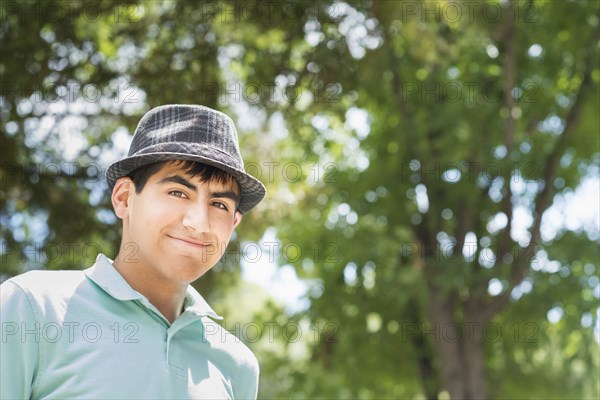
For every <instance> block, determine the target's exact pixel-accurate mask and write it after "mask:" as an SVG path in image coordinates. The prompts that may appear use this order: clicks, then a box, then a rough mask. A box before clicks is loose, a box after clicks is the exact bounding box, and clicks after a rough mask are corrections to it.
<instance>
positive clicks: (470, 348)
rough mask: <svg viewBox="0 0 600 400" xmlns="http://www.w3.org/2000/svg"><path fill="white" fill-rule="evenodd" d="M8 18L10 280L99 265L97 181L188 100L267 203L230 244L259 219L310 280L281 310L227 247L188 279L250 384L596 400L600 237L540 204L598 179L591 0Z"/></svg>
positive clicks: (101, 194) (9, 11)
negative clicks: (145, 121) (239, 345)
mask: <svg viewBox="0 0 600 400" xmlns="http://www.w3.org/2000/svg"><path fill="white" fill-rule="evenodd" d="M1 7H2V19H1V20H0V39H1V48H0V60H1V61H0V81H1V83H2V87H1V90H2V93H1V96H0V105H1V111H0V124H1V127H2V135H1V136H0V140H1V144H0V148H1V150H0V151H1V156H2V158H1V164H0V165H1V168H0V178H1V180H2V187H1V191H0V210H1V214H0V223H1V226H2V233H1V245H2V254H1V255H0V256H1V257H2V264H1V269H0V274H2V279H5V278H7V277H9V276H13V275H16V274H18V273H21V272H23V271H25V270H28V269H32V268H47V269H77V268H85V267H87V266H89V265H90V264H91V263H92V262H93V260H94V259H95V254H96V253H97V252H98V251H102V252H104V253H106V254H107V255H108V256H111V257H112V256H114V255H115V254H114V249H116V248H117V244H118V241H119V237H120V236H119V229H120V227H119V224H118V221H117V220H116V218H115V217H114V215H113V214H112V210H111V207H110V201H109V196H108V193H107V191H106V189H105V183H104V177H103V175H102V172H103V170H104V169H105V168H106V167H107V166H108V164H109V163H110V162H112V161H114V160H116V159H118V158H120V157H121V156H123V155H124V153H125V151H126V149H125V148H123V144H122V143H123V142H124V139H123V138H125V137H127V136H128V134H129V133H131V132H133V130H134V128H135V125H136V123H137V121H138V120H139V118H140V116H141V115H142V114H143V113H144V112H145V111H146V110H147V109H149V108H150V107H154V106H157V105H161V104H167V103H196V104H205V105H207V106H211V107H215V108H218V109H222V110H224V111H226V112H228V113H230V114H231V115H233V116H236V118H237V122H238V126H239V131H240V142H241V147H242V152H243V153H244V158H245V160H246V165H247V166H248V170H249V171H250V172H252V173H253V174H255V175H256V176H258V177H259V178H260V179H261V180H262V181H263V182H264V183H265V184H266V185H267V188H268V192H269V195H268V198H267V199H266V200H265V201H264V202H263V203H262V204H261V205H259V206H258V207H257V208H256V209H255V210H253V211H252V212H251V213H249V214H248V215H246V216H245V217H244V223H243V224H242V225H241V226H240V228H239V229H238V231H237V233H236V235H235V237H234V240H233V243H232V244H231V248H232V249H233V250H232V252H231V253H232V254H235V253H236V252H238V250H239V249H242V248H243V244H244V243H247V242H248V241H260V240H261V239H262V238H264V237H265V236H264V233H265V231H266V230H267V228H269V227H272V228H271V229H274V232H276V237H277V239H278V240H279V241H281V243H282V244H293V245H294V246H295V248H298V249H300V254H297V256H293V257H291V256H289V254H287V257H286V255H280V259H279V260H278V264H280V265H283V264H290V265H292V266H293V267H294V268H295V270H296V273H297V274H298V276H300V277H301V278H303V279H306V282H307V285H308V287H309V290H308V293H307V298H308V300H309V301H310V306H309V307H308V308H307V309H306V310H304V311H301V312H298V313H295V314H293V315H289V312H285V311H284V308H283V306H282V305H281V304H278V303H277V301H275V300H273V299H272V298H270V295H269V293H268V292H266V291H265V289H262V288H259V287H257V286H254V285H250V284H248V283H245V282H243V281H242V280H241V279H240V274H239V268H238V266H239V261H240V257H230V256H228V257H225V258H224V260H223V261H222V262H220V263H219V264H218V265H217V266H216V267H215V268H214V269H213V270H212V271H211V272H209V273H208V274H207V275H205V276H204V277H203V278H202V279H200V281H199V282H198V283H197V284H195V285H196V286H197V287H198V288H199V289H200V291H201V292H202V293H203V294H204V295H205V296H206V297H208V298H209V300H211V301H212V302H213V303H214V304H215V305H216V306H215V308H217V310H218V312H219V313H222V314H225V316H226V317H227V319H226V321H225V324H226V327H227V328H228V329H230V330H232V331H234V333H238V334H240V336H241V337H242V338H243V339H245V340H246V341H247V342H248V344H249V345H250V346H251V347H252V348H253V349H254V350H255V351H256V352H257V355H258V356H259V359H260V360H261V371H262V372H261V386H260V393H259V394H260V397H262V398H281V397H291V398H314V397H328V398H365V399H367V398H437V397H438V396H440V397H444V396H448V394H450V395H451V396H453V397H456V398H481V397H492V398H494V397H495V398H521V397H523V396H527V397H533V398H548V397H552V398H597V397H598V396H599V395H600V388H599V386H598V382H597V381H596V380H595V379H594V378H593V377H594V376H597V375H598V372H599V364H600V356H599V349H598V332H597V331H596V333H595V334H594V327H597V326H598V301H599V300H598V298H599V296H600V291H599V290H600V289H599V288H600V282H599V279H598V268H599V267H600V263H599V262H598V261H599V259H598V255H599V254H598V246H597V242H598V238H599V228H598V225H597V221H592V223H591V224H587V225H585V227H581V226H580V227H575V228H570V226H571V225H572V224H571V225H570V224H569V221H564V220H561V221H559V224H558V226H556V222H554V223H552V221H550V220H551V217H550V216H549V215H550V211H549V210H551V209H550V208H549V207H550V206H552V205H553V204H554V205H555V206H557V207H558V206H559V205H560V204H564V202H565V199H567V198H569V197H568V196H569V195H570V194H572V193H573V192H574V191H575V190H576V189H577V187H578V186H579V185H580V184H581V183H582V182H583V181H584V180H585V179H588V178H590V177H591V178H595V179H598V168H599V165H598V164H599V157H600V156H599V150H600V148H599V137H598V132H599V128H600V127H599V118H598V111H597V110H598V109H599V107H600V101H599V97H600V96H599V91H598V83H599V81H600V69H599V65H598V46H599V37H598V34H599V28H598V25H599V23H600V16H599V14H600V12H599V8H598V4H597V3H596V2H593V1H564V2H544V1H518V2H508V1H501V2H496V1H489V2H466V1H459V2H447V1H429V0H423V1H374V2H369V1H357V2H348V3H343V2H312V1H294V2H278V1H275V2H268V3H255V2H235V1H220V2H188V1H183V0H181V1H178V0H177V1H176V0H165V1H148V2H132V1H109V0H99V1H98V0H96V1H90V2H72V1H65V2H47V1H27V2H3V3H2V6H1ZM561 201H562V203H561ZM558 214H559V215H558V217H557V216H556V212H555V213H554V214H553V215H554V217H553V218H554V219H555V220H556V218H559V219H561V218H562V219H564V218H565V217H564V215H560V213H558ZM590 215H592V216H593V215H596V218H597V215H598V214H597V213H596V214H592V213H590ZM542 217H544V218H542ZM468 248H471V249H474V250H473V251H474V254H470V253H469V251H467V250H466V249H468ZM242 256H243V255H242ZM258 268H260V264H256V265H252V266H251V267H250V271H252V269H258ZM550 315H554V316H555V315H560V317H559V318H554V317H552V321H553V322H551V318H550ZM236 323H239V325H236ZM269 324H270V325H269ZM265 326H271V327H272V329H273V330H272V332H271V333H272V336H271V335H267V334H266V330H264V328H265ZM261 327H262V328H263V332H262V335H259V336H260V337H259V338H258V339H260V340H258V339H257V340H254V339H253V338H257V336H256V335H255V336H252V337H250V336H249V335H250V332H252V331H251V329H255V328H256V329H259V328H261ZM250 328H251V329H250ZM455 328H457V329H460V335H458V337H457V336H456V335H453V332H454V331H453V330H452V329H455ZM236 329H237V330H238V331H237V332H236ZM471 330H472V331H471ZM295 333H296V334H295ZM469 333H473V335H470V334H469ZM594 335H596V336H595V337H596V339H594ZM292 339H293V340H292ZM449 377H451V378H452V377H453V378H452V379H449Z"/></svg>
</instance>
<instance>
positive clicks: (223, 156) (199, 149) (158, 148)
mask: <svg viewBox="0 0 600 400" xmlns="http://www.w3.org/2000/svg"><path fill="white" fill-rule="evenodd" d="M153 153H179V154H186V155H189V156H200V157H205V158H208V159H212V160H214V161H217V162H219V163H222V164H225V165H230V166H231V167H233V168H235V169H237V170H240V171H244V165H243V164H241V165H240V161H239V160H238V159H236V158H235V157H233V156H231V155H230V154H228V153H226V152H224V151H223V150H221V149H219V148H216V147H213V146H207V145H205V144H199V143H190V142H166V143H157V144H154V145H151V146H148V147H144V148H143V149H140V150H139V151H137V152H135V153H134V154H131V155H130V156H141V155H145V154H153Z"/></svg>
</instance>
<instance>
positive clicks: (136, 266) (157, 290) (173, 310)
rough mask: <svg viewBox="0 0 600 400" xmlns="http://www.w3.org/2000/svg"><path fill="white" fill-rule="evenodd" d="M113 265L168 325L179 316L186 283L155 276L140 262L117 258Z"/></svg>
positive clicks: (150, 269)
mask: <svg viewBox="0 0 600 400" xmlns="http://www.w3.org/2000/svg"><path fill="white" fill-rule="evenodd" d="M113 265H114V267H115V269H116V270H117V271H119V273H120V274H121V276H123V278H124V279H125V280H126V281H127V283H128V284H129V285H130V286H131V287H132V288H133V289H135V290H136V291H138V292H139V293H141V294H142V295H144V296H145V297H146V298H147V299H148V301H149V302H150V303H152V304H153V305H154V306H155V307H156V308H157V309H158V311H160V312H161V314H162V315H163V316H164V317H165V318H166V319H167V321H169V323H170V324H172V323H173V322H174V321H175V320H176V319H177V317H179V316H180V315H181V310H182V308H183V303H184V301H185V296H186V293H187V288H188V284H187V283H181V282H174V281H171V280H169V279H168V278H167V277H163V276H157V274H156V273H153V270H152V268H146V267H145V265H144V264H143V263H142V262H141V261H137V262H133V263H132V262H131V261H127V262H126V263H125V262H123V261H121V257H119V256H117V257H116V258H115V262H114V263H113Z"/></svg>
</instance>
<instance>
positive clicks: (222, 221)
mask: <svg viewBox="0 0 600 400" xmlns="http://www.w3.org/2000/svg"><path fill="white" fill-rule="evenodd" d="M236 199H239V189H238V186H237V183H236V182H234V181H233V180H232V181H230V182H227V183H220V182H216V181H213V182H202V181H201V180H200V178H199V177H192V176H191V175H190V174H187V173H186V172H185V171H183V170H181V168H180V166H179V165H178V164H177V163H176V162H172V163H167V164H165V166H163V167H162V169H160V170H159V171H158V172H157V173H156V174H154V175H152V176H151V177H150V178H149V179H148V181H147V183H146V185H145V186H144V188H143V189H142V191H141V192H140V193H135V187H134V184H133V182H131V180H130V179H129V178H121V179H120V180H119V181H118V182H117V185H116V186H115V189H114V191H113V205H114V206H115V212H116V213H117V215H118V216H119V217H120V218H121V219H123V244H122V248H121V252H120V254H119V257H120V260H119V261H120V262H121V263H123V264H124V265H127V263H140V265H141V266H143V267H144V268H149V269H151V270H148V273H151V274H152V275H154V276H156V277H158V278H159V279H161V280H162V279H164V280H168V281H172V282H177V283H181V284H186V283H190V282H192V281H194V280H196V279H198V278H199V277H200V276H202V275H203V274H204V273H205V272H207V271H208V270H209V269H211V268H212V267H213V266H214V265H215V264H216V263H217V262H218V261H219V259H220V258H221V256H222V255H223V253H224V252H225V249H226V247H227V244H228V243H229V239H230V238H231V233H232V232H233V230H234V228H235V227H236V226H237V225H238V224H239V222H240V220H241V214H240V213H239V212H237V211H236V206H237V204H238V201H236Z"/></svg>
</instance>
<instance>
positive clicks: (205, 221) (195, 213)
mask: <svg viewBox="0 0 600 400" xmlns="http://www.w3.org/2000/svg"><path fill="white" fill-rule="evenodd" d="M208 212H209V209H208V205H206V204H195V205H192V206H190V207H188V208H187V210H186V211H185V213H184V215H183V220H182V224H183V226H184V227H186V228H188V229H191V230H193V231H195V232H196V234H204V233H208V232H210V218H209V215H208Z"/></svg>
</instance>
